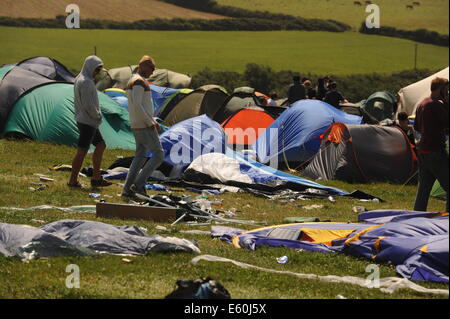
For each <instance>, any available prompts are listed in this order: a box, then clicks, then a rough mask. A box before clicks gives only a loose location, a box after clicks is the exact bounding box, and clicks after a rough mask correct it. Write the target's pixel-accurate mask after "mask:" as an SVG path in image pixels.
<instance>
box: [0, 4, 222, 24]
mask: <svg viewBox="0 0 450 319" xmlns="http://www.w3.org/2000/svg"><path fill="white" fill-rule="evenodd" d="M71 3H76V4H77V5H78V6H79V7H80V11H81V18H82V19H83V18H91V19H106V20H114V21H136V20H144V19H153V18H167V19H170V18H185V19H194V18H196V19H221V18H224V17H223V16H220V15H217V14H211V13H206V12H200V11H195V10H190V9H186V8H181V7H178V6H175V5H172V4H169V3H165V2H162V1H158V0H132V1H124V0H108V1H104V0H76V1H73V0H72V1H70V0H40V1H30V0H2V1H1V5H0V16H7V17H22V18H47V19H48V18H54V17H55V16H57V15H65V14H66V13H65V8H66V6H67V5H68V4H71Z"/></svg>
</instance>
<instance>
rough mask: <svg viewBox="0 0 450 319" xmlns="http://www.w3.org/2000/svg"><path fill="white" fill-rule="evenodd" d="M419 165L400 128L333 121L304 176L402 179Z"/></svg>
mask: <svg viewBox="0 0 450 319" xmlns="http://www.w3.org/2000/svg"><path fill="white" fill-rule="evenodd" d="M416 166H417V160H416V155H415V153H414V150H413V147H412V145H411V144H410V142H409V140H408V137H407V136H406V135H405V134H404V133H403V131H402V130H401V129H400V128H397V127H387V126H378V125H356V124H344V123H334V124H333V125H331V126H330V127H329V128H328V129H327V131H326V132H325V133H324V135H323V139H322V143H321V146H320V150H319V152H318V153H317V154H316V155H315V157H314V158H313V159H312V161H311V163H310V164H309V165H308V166H307V167H306V169H305V171H304V172H303V176H305V177H309V178H312V179H319V178H321V179H324V180H333V179H338V180H342V181H345V182H348V183H368V182H373V181H383V182H394V183H399V182H400V183H403V182H405V181H407V180H408V179H409V178H410V177H411V176H412V175H413V174H414V173H415V171H416Z"/></svg>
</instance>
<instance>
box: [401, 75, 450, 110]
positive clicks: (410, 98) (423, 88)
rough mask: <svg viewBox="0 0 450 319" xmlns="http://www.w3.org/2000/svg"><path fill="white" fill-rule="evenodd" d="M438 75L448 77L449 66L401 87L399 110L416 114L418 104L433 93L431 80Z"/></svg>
mask: <svg viewBox="0 0 450 319" xmlns="http://www.w3.org/2000/svg"><path fill="white" fill-rule="evenodd" d="M436 77H440V78H446V79H448V78H449V74H448V67H446V68H445V69H443V70H441V71H439V72H437V73H435V74H433V75H431V76H429V77H427V78H425V79H423V80H420V81H418V82H416V83H413V84H410V85H408V86H406V87H404V88H402V89H400V91H398V95H399V96H400V103H399V104H400V105H399V108H398V111H397V112H406V113H407V114H408V115H414V114H415V113H416V107H417V105H418V104H419V103H420V102H422V101H423V99H425V98H426V97H428V96H429V95H430V94H431V90H430V87H431V81H432V80H433V79H434V78H436Z"/></svg>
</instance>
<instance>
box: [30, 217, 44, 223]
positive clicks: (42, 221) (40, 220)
mask: <svg viewBox="0 0 450 319" xmlns="http://www.w3.org/2000/svg"><path fill="white" fill-rule="evenodd" d="M31 221H32V222H34V223H38V224H45V220H42V219H34V218H33V219H32V220H31Z"/></svg>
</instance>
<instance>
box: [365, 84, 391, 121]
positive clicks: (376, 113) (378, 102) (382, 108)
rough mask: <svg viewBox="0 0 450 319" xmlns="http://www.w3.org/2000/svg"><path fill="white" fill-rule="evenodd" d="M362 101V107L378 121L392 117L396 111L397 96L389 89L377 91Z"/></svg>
mask: <svg viewBox="0 0 450 319" xmlns="http://www.w3.org/2000/svg"><path fill="white" fill-rule="evenodd" d="M360 103H361V107H362V108H363V109H364V110H365V111H366V112H367V113H369V114H370V115H372V116H373V117H374V118H375V119H376V120H378V121H383V120H385V119H392V118H393V116H394V112H395V111H396V110H395V108H396V107H395V106H396V99H395V96H394V95H393V94H392V93H391V92H388V91H380V92H375V93H374V94H372V95H371V96H369V97H368V98H367V100H364V101H361V102H360Z"/></svg>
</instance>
